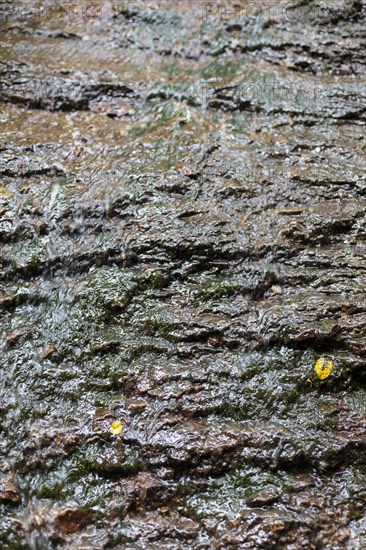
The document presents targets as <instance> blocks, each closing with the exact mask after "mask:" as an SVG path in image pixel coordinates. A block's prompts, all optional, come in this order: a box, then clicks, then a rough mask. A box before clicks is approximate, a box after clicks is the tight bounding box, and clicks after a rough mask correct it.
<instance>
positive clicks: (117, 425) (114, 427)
mask: <svg viewBox="0 0 366 550" xmlns="http://www.w3.org/2000/svg"><path fill="white" fill-rule="evenodd" d="M122 428H123V426H122V422H121V421H120V420H115V421H114V422H112V424H111V432H112V434H113V435H119V434H120V433H122Z"/></svg>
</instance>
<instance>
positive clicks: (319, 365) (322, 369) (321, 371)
mask: <svg viewBox="0 0 366 550" xmlns="http://www.w3.org/2000/svg"><path fill="white" fill-rule="evenodd" d="M314 368H315V372H316V374H317V376H318V378H320V380H325V379H326V378H328V376H329V375H330V373H331V372H332V370H333V362H332V361H330V360H328V359H325V357H320V358H319V359H318V360H317V362H316V363H315V367H314Z"/></svg>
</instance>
